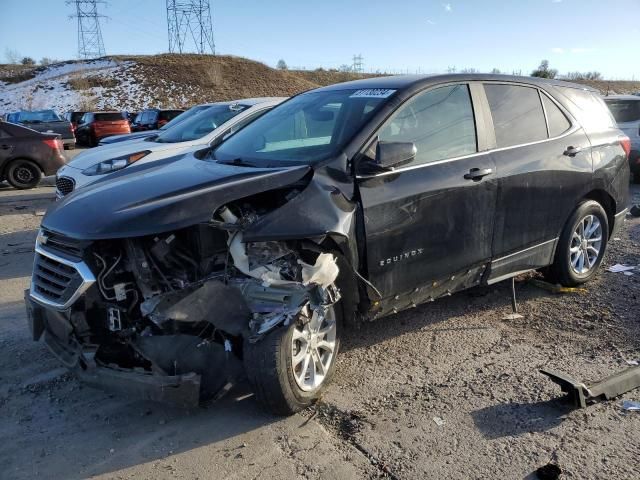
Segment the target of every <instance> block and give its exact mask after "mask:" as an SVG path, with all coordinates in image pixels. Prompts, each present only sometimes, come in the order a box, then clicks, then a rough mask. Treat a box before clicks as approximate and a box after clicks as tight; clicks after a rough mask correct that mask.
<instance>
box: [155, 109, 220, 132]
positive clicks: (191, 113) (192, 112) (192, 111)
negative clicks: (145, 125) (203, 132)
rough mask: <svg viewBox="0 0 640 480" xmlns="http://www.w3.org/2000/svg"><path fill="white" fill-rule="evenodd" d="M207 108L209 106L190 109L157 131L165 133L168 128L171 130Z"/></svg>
mask: <svg viewBox="0 0 640 480" xmlns="http://www.w3.org/2000/svg"><path fill="white" fill-rule="evenodd" d="M209 107H210V105H196V106H195V107H191V108H190V109H189V110H187V111H186V112H182V113H181V114H180V115H178V116H177V117H175V118H174V119H173V120H169V121H168V122H167V123H165V124H164V125H163V126H161V127H160V128H159V130H162V131H165V130H167V129H168V128H171V127H173V126H175V125H177V124H178V123H181V122H184V121H185V120H187V119H189V118H191V117H193V116H194V115H195V114H196V113H200V112H202V111H203V110H206V109H207V108H209Z"/></svg>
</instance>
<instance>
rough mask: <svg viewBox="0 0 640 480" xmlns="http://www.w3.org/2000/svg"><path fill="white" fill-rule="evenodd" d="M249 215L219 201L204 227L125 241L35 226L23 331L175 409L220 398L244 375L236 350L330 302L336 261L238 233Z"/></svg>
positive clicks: (92, 378)
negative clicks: (73, 236) (26, 323)
mask: <svg viewBox="0 0 640 480" xmlns="http://www.w3.org/2000/svg"><path fill="white" fill-rule="evenodd" d="M259 214H260V212H259V211H257V210H256V209H254V208H245V207H244V206H239V205H230V206H228V207H226V206H225V207H222V208H220V209H218V211H217V212H216V214H214V215H213V217H212V219H211V221H210V222H207V223H200V224H196V225H193V226H190V227H186V228H182V229H179V230H175V231H171V232H166V233H162V234H157V235H148V236H142V237H135V238H124V239H105V240H90V241H89V240H86V241H79V240H75V239H71V238H67V237H65V236H62V235H60V234H58V233H56V232H53V231H50V230H46V229H44V228H43V229H42V230H41V231H40V233H39V235H38V239H37V242H36V253H35V260H34V267H33V277H32V283H31V287H30V289H29V290H27V291H26V292H25V302H26V305H27V311H28V318H29V325H30V329H31V332H32V334H33V339H34V340H39V339H40V338H41V337H44V341H45V342H46V344H47V345H48V347H49V348H50V350H51V351H52V352H53V353H54V354H55V355H56V356H57V357H58V358H59V359H60V361H62V362H63V363H64V364H65V365H66V366H67V367H68V368H70V369H72V370H73V371H74V372H76V373H77V374H78V376H79V377H80V378H81V379H82V380H84V381H86V382H88V383H90V384H93V385H97V386H102V387H106V388H108V389H109V390H115V391H124V392H127V393H128V394H135V395H136V396H137V397H141V398H146V399H152V400H160V401H167V402H172V403H177V404H182V405H185V406H194V405H197V404H198V403H200V402H202V401H206V400H209V399H213V398H216V397H218V396H220V395H221V394H223V393H224V392H226V391H228V389H229V388H230V386H231V385H233V384H234V383H235V382H236V381H238V380H239V379H241V378H242V377H243V376H244V374H245V366H244V365H243V352H244V351H245V349H246V348H250V345H252V344H255V343H256V342H260V341H261V340H262V338H263V337H264V336H265V335H267V334H268V333H269V332H270V331H272V330H273V329H276V328H279V327H281V326H283V325H288V324H290V323H291V322H302V323H304V322H308V321H310V320H311V318H312V317H313V318H318V317H320V318H322V317H324V316H325V314H326V312H327V310H328V309H329V308H330V307H331V306H332V305H333V304H335V303H336V302H337V301H338V300H339V298H340V294H339V292H338V290H337V288H336V287H335V281H336V278H337V276H338V267H337V264H336V258H335V257H334V256H333V255H332V254H329V253H322V252H321V251H320V250H319V249H317V248H314V245H315V244H310V242H305V241H303V240H300V241H287V242H281V241H265V242H245V241H243V230H244V229H245V228H246V227H247V226H248V225H250V224H251V223H252V222H254V221H255V220H256V219H257V218H259Z"/></svg>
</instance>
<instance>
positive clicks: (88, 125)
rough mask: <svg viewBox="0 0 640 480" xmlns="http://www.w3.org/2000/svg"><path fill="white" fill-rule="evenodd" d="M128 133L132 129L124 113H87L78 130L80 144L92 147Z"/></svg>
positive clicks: (77, 135)
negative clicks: (105, 139)
mask: <svg viewBox="0 0 640 480" xmlns="http://www.w3.org/2000/svg"><path fill="white" fill-rule="evenodd" d="M127 133H131V127H130V126H129V121H128V120H127V119H126V116H125V115H124V114H123V113H122V112H87V113H85V114H84V116H83V117H82V120H80V124H79V125H78V128H76V137H77V138H78V142H80V143H84V144H85V145H89V146H92V147H95V146H96V145H98V142H99V141H100V140H101V139H103V138H105V137H108V136H110V135H122V134H127Z"/></svg>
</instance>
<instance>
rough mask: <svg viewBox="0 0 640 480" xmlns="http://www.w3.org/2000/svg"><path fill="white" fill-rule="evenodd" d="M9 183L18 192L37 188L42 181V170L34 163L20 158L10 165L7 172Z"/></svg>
mask: <svg viewBox="0 0 640 480" xmlns="http://www.w3.org/2000/svg"><path fill="white" fill-rule="evenodd" d="M6 177H7V182H9V185H11V186H12V187H13V188H17V189H18V190H27V189H29V188H34V187H36V186H37V185H38V184H39V183H40V180H41V179H42V170H40V167H39V166H38V165H37V164H35V163H34V162H32V161H31V160H26V159H22V158H19V159H17V160H13V161H12V162H11V163H9V165H8V167H7V170H6Z"/></svg>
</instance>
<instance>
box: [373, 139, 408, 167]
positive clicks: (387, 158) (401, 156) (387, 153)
mask: <svg viewBox="0 0 640 480" xmlns="http://www.w3.org/2000/svg"><path fill="white" fill-rule="evenodd" d="M417 153H418V149H417V148H416V145H415V144H414V143H413V142H378V145H377V146H376V164H377V165H378V166H379V167H382V168H393V167H397V166H400V165H404V164H405V163H409V162H411V161H412V160H413V159H414V158H416V154H417Z"/></svg>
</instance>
